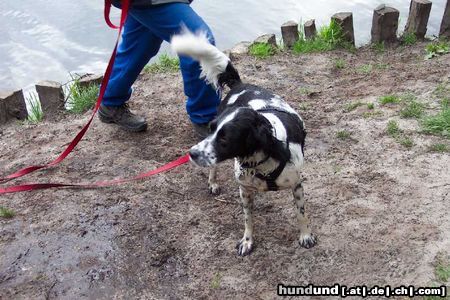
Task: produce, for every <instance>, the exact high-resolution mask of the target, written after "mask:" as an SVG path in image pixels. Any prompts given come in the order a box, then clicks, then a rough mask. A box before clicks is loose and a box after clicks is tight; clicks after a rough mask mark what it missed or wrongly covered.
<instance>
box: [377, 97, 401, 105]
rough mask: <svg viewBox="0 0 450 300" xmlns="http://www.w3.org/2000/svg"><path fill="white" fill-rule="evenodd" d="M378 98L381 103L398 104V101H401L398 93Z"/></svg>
mask: <svg viewBox="0 0 450 300" xmlns="http://www.w3.org/2000/svg"><path fill="white" fill-rule="evenodd" d="M378 100H379V101H380V104H381V105H386V104H396V103H399V102H400V97H398V96H396V95H387V96H383V97H380V98H379V99H378Z"/></svg>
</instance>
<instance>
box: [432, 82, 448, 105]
mask: <svg viewBox="0 0 450 300" xmlns="http://www.w3.org/2000/svg"><path fill="white" fill-rule="evenodd" d="M433 95H434V96H436V97H438V98H444V99H448V98H450V86H449V85H448V83H447V82H443V83H439V84H438V85H437V86H436V88H435V89H434V91H433ZM447 101H448V100H447Z"/></svg>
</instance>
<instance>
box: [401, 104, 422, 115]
mask: <svg viewBox="0 0 450 300" xmlns="http://www.w3.org/2000/svg"><path fill="white" fill-rule="evenodd" d="M423 113H424V105H423V104H422V103H419V102H417V101H415V100H412V101H409V102H408V103H407V104H406V106H405V107H404V108H403V109H402V110H401V111H400V116H401V117H402V118H415V119H419V118H421V117H422V115H423Z"/></svg>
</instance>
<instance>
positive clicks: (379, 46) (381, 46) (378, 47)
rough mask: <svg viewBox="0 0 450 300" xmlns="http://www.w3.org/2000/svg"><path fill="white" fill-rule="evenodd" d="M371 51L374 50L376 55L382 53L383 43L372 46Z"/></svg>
mask: <svg viewBox="0 0 450 300" xmlns="http://www.w3.org/2000/svg"><path fill="white" fill-rule="evenodd" d="M372 49H373V50H375V51H376V52H377V53H378V54H382V53H384V51H385V47H384V42H379V43H375V44H372Z"/></svg>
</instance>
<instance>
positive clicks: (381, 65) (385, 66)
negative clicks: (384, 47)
mask: <svg viewBox="0 0 450 300" xmlns="http://www.w3.org/2000/svg"><path fill="white" fill-rule="evenodd" d="M375 68H376V69H378V70H387V69H389V64H384V63H377V64H375Z"/></svg>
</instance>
